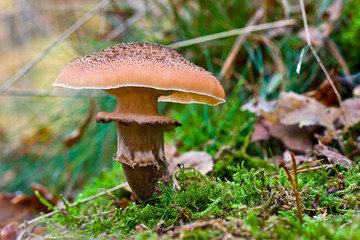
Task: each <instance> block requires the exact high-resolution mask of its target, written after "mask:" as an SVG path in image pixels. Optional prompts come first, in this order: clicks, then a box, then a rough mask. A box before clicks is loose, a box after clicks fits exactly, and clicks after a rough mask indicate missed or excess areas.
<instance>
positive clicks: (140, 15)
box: [103, 9, 148, 42]
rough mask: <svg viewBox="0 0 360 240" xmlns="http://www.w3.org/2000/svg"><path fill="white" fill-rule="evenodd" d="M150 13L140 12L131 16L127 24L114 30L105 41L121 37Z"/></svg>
mask: <svg viewBox="0 0 360 240" xmlns="http://www.w3.org/2000/svg"><path fill="white" fill-rule="evenodd" d="M147 12H148V9H143V10H139V11H138V12H137V13H136V14H134V15H133V16H131V17H130V18H129V19H127V21H126V24H124V25H119V26H118V27H116V28H115V29H114V30H112V31H111V32H110V33H109V34H108V35H106V36H105V37H104V39H103V40H104V41H107V42H110V41H111V40H113V39H114V38H116V37H117V36H119V35H120V34H121V33H123V32H124V31H125V30H126V29H127V28H129V27H131V26H132V25H134V24H135V23H136V22H137V21H139V20H140V19H141V18H143V17H144V16H145V15H146V13H147Z"/></svg>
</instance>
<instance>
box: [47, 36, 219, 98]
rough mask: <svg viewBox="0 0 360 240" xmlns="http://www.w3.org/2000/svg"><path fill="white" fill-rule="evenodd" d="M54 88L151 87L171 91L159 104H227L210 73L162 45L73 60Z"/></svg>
mask: <svg viewBox="0 0 360 240" xmlns="http://www.w3.org/2000/svg"><path fill="white" fill-rule="evenodd" d="M53 86H55V87H66V88H75V89H84V88H87V89H113V88H120V87H131V86H134V87H148V88H153V89H158V90H166V91H171V94H170V95H167V96H160V97H159V101H163V102H179V103H204V104H209V105H217V104H219V103H223V102H225V93H224V89H223V88H222V86H221V85H220V83H219V81H218V80H217V79H216V78H215V77H214V76H213V75H212V74H211V73H210V72H208V71H206V70H204V69H203V68H201V67H198V66H196V65H195V64H193V63H191V62H190V61H188V60H187V59H185V58H183V57H182V56H181V55H180V54H179V53H177V52H176V51H175V50H173V49H171V48H169V47H165V46H163V45H159V44H154V43H146V42H136V43H126V44H118V45H115V46H113V47H110V48H107V49H105V50H102V51H100V52H98V53H95V54H93V55H91V56H85V57H80V58H77V59H74V60H72V61H71V62H69V63H68V64H66V66H65V67H64V69H63V70H62V71H61V72H60V74H59V76H58V77H57V79H56V80H55V82H54V84H53Z"/></svg>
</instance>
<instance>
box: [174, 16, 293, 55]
mask: <svg viewBox="0 0 360 240" xmlns="http://www.w3.org/2000/svg"><path fill="white" fill-rule="evenodd" d="M295 23H296V20H295V19H286V20H280V21H276V22H271V23H264V24H259V25H254V26H248V27H244V28H238V29H233V30H229V31H225V32H220V33H214V34H210V35H207V36H203V37H198V38H193V39H190V40H185V41H181V42H177V43H173V44H170V45H168V46H169V47H172V48H182V47H187V46H192V45H195V44H199V43H204V42H209V41H213V40H218V39H221V38H226V37H232V36H236V35H240V34H245V33H251V32H257V31H262V30H267V29H271V28H278V27H286V26H291V25H295Z"/></svg>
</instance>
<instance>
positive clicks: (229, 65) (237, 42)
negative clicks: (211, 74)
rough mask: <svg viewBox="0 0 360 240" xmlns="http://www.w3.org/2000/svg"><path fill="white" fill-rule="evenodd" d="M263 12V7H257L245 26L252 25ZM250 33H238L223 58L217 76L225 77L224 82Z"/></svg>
mask: <svg viewBox="0 0 360 240" xmlns="http://www.w3.org/2000/svg"><path fill="white" fill-rule="evenodd" d="M263 14H264V9H263V8H259V9H258V10H257V11H256V12H255V14H254V15H253V16H252V17H251V18H250V19H249V21H248V22H247V23H246V27H250V26H254V25H255V24H256V23H257V22H258V21H259V20H260V18H261V17H262V16H263ZM249 34H250V33H249V32H247V33H244V34H241V35H239V36H238V37H237V38H236V40H235V42H234V44H233V46H232V48H231V50H230V52H229V54H228V56H227V58H226V60H225V63H224V65H223V67H222V69H221V72H220V74H219V76H218V78H219V80H220V81H221V80H222V79H225V82H228V80H229V79H230V77H231V75H232V71H231V69H232V68H233V66H234V61H235V58H236V56H237V55H238V53H239V51H240V48H241V46H242V45H243V44H244V42H245V40H246V38H247V36H248V35H249Z"/></svg>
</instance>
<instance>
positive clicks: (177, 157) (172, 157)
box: [165, 144, 214, 174]
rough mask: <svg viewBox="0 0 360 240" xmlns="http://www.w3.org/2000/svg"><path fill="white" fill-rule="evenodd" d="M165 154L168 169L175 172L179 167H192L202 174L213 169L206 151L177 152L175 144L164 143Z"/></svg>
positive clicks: (211, 161) (210, 157)
mask: <svg viewBox="0 0 360 240" xmlns="http://www.w3.org/2000/svg"><path fill="white" fill-rule="evenodd" d="M165 155H166V159H167V161H168V163H169V171H170V172H171V174H175V173H176V172H177V171H178V170H179V167H181V166H183V167H193V168H195V169H196V170H197V171H199V172H200V173H202V174H207V173H208V172H210V171H211V170H212V169H213V166H214V162H213V158H212V156H211V155H210V154H208V153H207V152H196V151H190V152H186V153H179V152H178V151H177V148H176V147H175V146H172V145H170V144H165Z"/></svg>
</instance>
